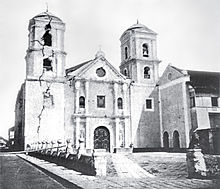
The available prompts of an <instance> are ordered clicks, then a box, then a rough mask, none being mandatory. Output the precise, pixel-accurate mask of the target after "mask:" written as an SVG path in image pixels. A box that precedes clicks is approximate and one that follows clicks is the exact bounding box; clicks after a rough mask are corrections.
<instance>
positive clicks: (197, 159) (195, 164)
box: [186, 149, 207, 178]
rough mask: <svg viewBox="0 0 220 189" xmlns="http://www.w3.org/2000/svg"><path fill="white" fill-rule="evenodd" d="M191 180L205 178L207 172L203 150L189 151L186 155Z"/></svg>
mask: <svg viewBox="0 0 220 189" xmlns="http://www.w3.org/2000/svg"><path fill="white" fill-rule="evenodd" d="M186 161H187V170H188V177H189V178H201V177H205V176H206V173H207V170H206V165H205V160H204V157H203V154H202V152H201V149H188V150H187V154H186Z"/></svg>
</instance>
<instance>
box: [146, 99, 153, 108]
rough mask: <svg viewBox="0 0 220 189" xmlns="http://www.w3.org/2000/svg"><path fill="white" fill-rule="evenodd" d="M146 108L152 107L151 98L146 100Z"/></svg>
mask: <svg viewBox="0 0 220 189" xmlns="http://www.w3.org/2000/svg"><path fill="white" fill-rule="evenodd" d="M146 109H152V100H151V99H147V100H146Z"/></svg>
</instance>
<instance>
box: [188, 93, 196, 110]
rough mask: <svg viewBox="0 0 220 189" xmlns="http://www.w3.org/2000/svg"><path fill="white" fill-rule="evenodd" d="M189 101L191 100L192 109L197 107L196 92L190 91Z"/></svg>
mask: <svg viewBox="0 0 220 189" xmlns="http://www.w3.org/2000/svg"><path fill="white" fill-rule="evenodd" d="M189 99H190V107H191V108H193V107H195V106H196V101H195V92H194V91H190V92H189Z"/></svg>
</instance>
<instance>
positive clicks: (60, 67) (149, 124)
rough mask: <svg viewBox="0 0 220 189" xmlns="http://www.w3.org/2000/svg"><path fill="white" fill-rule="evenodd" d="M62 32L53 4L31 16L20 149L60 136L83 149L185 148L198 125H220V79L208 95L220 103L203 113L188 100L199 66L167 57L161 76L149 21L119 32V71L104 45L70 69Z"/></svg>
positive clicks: (20, 103)
mask: <svg viewBox="0 0 220 189" xmlns="http://www.w3.org/2000/svg"><path fill="white" fill-rule="evenodd" d="M64 32H65V24H64V23H63V21H62V20H61V19H60V18H58V17H56V16H54V15H52V14H51V13H48V12H44V13H41V14H39V15H37V16H35V17H33V18H32V19H31V20H30V22H29V36H28V37H29V44H28V50H27V55H26V79H25V82H24V83H23V84H22V86H21V89H20V91H19V93H18V96H17V101H16V106H15V128H14V131H15V139H14V141H15V145H16V146H17V149H20V150H22V149H26V148H29V147H31V148H34V149H35V148H37V146H38V147H39V145H41V144H47V145H49V144H51V143H52V144H54V143H56V142H57V141H59V143H63V144H65V141H70V142H71V145H72V146H73V147H74V148H78V147H79V146H80V147H81V148H83V149H85V150H86V151H91V150H93V149H105V150H106V151H108V152H113V151H117V150H119V151H120V149H127V148H130V147H132V146H133V147H135V148H187V147H188V146H189V142H190V135H191V133H192V132H193V131H194V130H195V129H198V128H200V127H203V128H211V127H218V123H219V115H220V108H219V104H220V102H219V96H220V95H219V88H218V87H219V85H218V84H219V83H216V84H215V83H214V86H213V87H214V88H216V87H217V88H218V89H216V91H214V92H213V91H210V93H208V97H209V98H208V97H207V98H206V101H207V102H208V101H209V100H210V102H211V101H212V98H213V97H214V98H215V102H216V103H217V105H216V104H215V105H216V106H215V107H214V108H213V107H212V106H211V104H209V105H210V107H209V109H208V110H207V111H206V114H207V116H206V118H205V117H204V116H202V115H203V113H201V111H200V110H198V108H195V105H194V106H193V107H192V106H191V103H193V102H195V96H196V95H195V90H194V88H195V86H197V83H196V84H195V85H194V84H192V82H191V75H190V74H192V75H193V74H194V73H192V72H190V71H189V72H190V73H188V72H187V71H186V70H180V69H178V68H175V67H173V66H171V65H169V66H168V67H167V68H166V70H165V72H164V73H163V75H162V76H161V78H159V73H158V69H159V64H160V60H159V59H158V58H157V47H156V45H157V38H156V37H157V34H156V33H155V32H154V31H152V30H150V29H149V28H147V27H146V26H144V25H142V24H139V23H137V24H134V25H133V26H131V27H130V28H128V29H127V30H126V31H125V32H124V33H123V34H122V36H121V38H120V41H121V64H120V71H118V70H117V69H116V68H114V67H113V66H112V65H111V63H109V62H108V61H107V60H106V58H105V55H104V53H103V52H102V51H98V52H97V53H96V55H95V58H93V59H91V60H89V61H87V62H84V63H81V64H78V65H76V66H73V67H71V68H68V69H65V57H66V52H65V50H64ZM214 75H215V76H214V79H219V77H220V74H219V73H215V74H214ZM193 90H194V92H193ZM207 90H208V89H207ZM192 94H193V96H192ZM204 94H207V93H203V96H204ZM192 99H193V100H192ZM199 102H201V101H199V100H198V103H199ZM196 103H197V101H196ZM195 112H197V113H195ZM198 112H200V113H201V114H199V113H198ZM195 114H196V115H197V117H196V116H195ZM210 114H212V115H211V119H210V116H209V115H210ZM213 114H214V115H213ZM200 115H201V116H200ZM200 119H205V120H206V122H205V121H204V120H203V121H202V124H201V123H200ZM203 123H204V124H203Z"/></svg>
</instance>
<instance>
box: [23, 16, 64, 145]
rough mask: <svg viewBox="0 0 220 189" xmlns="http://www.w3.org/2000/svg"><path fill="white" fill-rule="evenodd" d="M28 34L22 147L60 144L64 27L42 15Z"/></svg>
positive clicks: (60, 22) (62, 103)
mask: <svg viewBox="0 0 220 189" xmlns="http://www.w3.org/2000/svg"><path fill="white" fill-rule="evenodd" d="M28 30H29V35H28V50H27V55H26V57H25V59H26V80H25V89H24V90H25V93H24V94H25V102H24V106H25V112H24V123H25V130H24V143H25V147H27V146H28V145H34V144H35V143H36V142H39V141H42V142H49V143H50V142H51V141H54V140H64V84H65V57H66V53H65V51H64V32H65V24H64V23H63V22H62V20H61V19H60V18H58V17H56V16H54V15H52V14H51V13H49V12H43V13H41V14H39V15H37V16H35V17H33V18H32V19H31V20H30V22H29V27H28Z"/></svg>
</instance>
